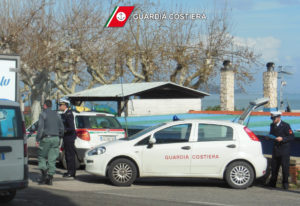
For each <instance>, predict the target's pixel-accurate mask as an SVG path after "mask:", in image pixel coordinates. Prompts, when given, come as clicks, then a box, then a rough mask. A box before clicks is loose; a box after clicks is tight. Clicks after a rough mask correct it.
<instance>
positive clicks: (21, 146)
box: [0, 100, 28, 203]
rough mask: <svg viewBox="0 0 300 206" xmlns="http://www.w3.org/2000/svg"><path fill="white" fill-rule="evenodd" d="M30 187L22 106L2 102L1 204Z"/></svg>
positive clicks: (10, 102) (0, 148) (0, 120)
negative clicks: (17, 192) (19, 191)
mask: <svg viewBox="0 0 300 206" xmlns="http://www.w3.org/2000/svg"><path fill="white" fill-rule="evenodd" d="M27 186H28V158H27V141H26V137H25V124H24V118H23V115H22V113H21V110H20V105H19V104H18V103H16V102H13V101H10V100H0V203H4V202H9V201H11V200H12V199H13V198H14V197H15V195H16V190H17V189H23V188H26V187H27Z"/></svg>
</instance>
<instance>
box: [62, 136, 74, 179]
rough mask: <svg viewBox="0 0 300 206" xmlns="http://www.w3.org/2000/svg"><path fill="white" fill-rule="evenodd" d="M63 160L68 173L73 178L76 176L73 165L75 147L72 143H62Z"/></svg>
mask: <svg viewBox="0 0 300 206" xmlns="http://www.w3.org/2000/svg"><path fill="white" fill-rule="evenodd" d="M64 150H65V158H66V162H67V170H68V173H69V174H71V175H73V176H75V175H76V165H75V155H76V150H75V145H74V141H64Z"/></svg>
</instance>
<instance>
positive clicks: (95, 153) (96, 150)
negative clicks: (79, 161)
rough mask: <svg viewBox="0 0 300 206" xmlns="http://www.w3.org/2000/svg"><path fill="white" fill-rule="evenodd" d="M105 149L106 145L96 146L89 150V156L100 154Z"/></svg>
mask: <svg viewBox="0 0 300 206" xmlns="http://www.w3.org/2000/svg"><path fill="white" fill-rule="evenodd" d="M105 151H106V148H105V147H96V148H95V149H92V150H91V151H89V152H88V156H93V155H100V154H103V153H104V152H105Z"/></svg>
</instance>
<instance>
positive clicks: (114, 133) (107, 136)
mask: <svg viewBox="0 0 300 206" xmlns="http://www.w3.org/2000/svg"><path fill="white" fill-rule="evenodd" d="M73 114H74V121H75V129H76V134H77V138H76V139H75V147H76V155H77V158H76V166H77V168H78V167H79V166H80V164H81V163H83V158H84V154H85V152H86V151H87V150H89V149H92V148H94V147H95V146H97V145H99V144H101V143H105V142H108V141H114V140H117V139H120V138H123V137H125V136H126V135H125V131H124V129H122V127H121V125H120V123H119V121H118V120H117V119H116V118H115V117H114V115H112V114H107V113H100V112H73ZM37 126H38V122H36V123H34V124H33V125H31V126H30V127H29V128H28V129H27V137H28V150H29V157H37V147H36V146H35V136H36V130H37ZM59 160H60V161H61V162H62V164H63V166H64V167H65V168H66V167H67V166H66V161H65V154H64V152H63V148H61V153H60V157H59Z"/></svg>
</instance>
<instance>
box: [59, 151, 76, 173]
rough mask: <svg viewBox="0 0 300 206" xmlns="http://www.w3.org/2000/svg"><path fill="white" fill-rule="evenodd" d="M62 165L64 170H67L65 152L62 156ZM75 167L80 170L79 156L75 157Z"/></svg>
mask: <svg viewBox="0 0 300 206" xmlns="http://www.w3.org/2000/svg"><path fill="white" fill-rule="evenodd" d="M61 164H62V166H63V168H64V169H67V161H66V155H65V152H62V155H61ZM75 167H76V169H77V170H78V169H79V168H80V161H79V160H78V158H77V156H76V155H75Z"/></svg>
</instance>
